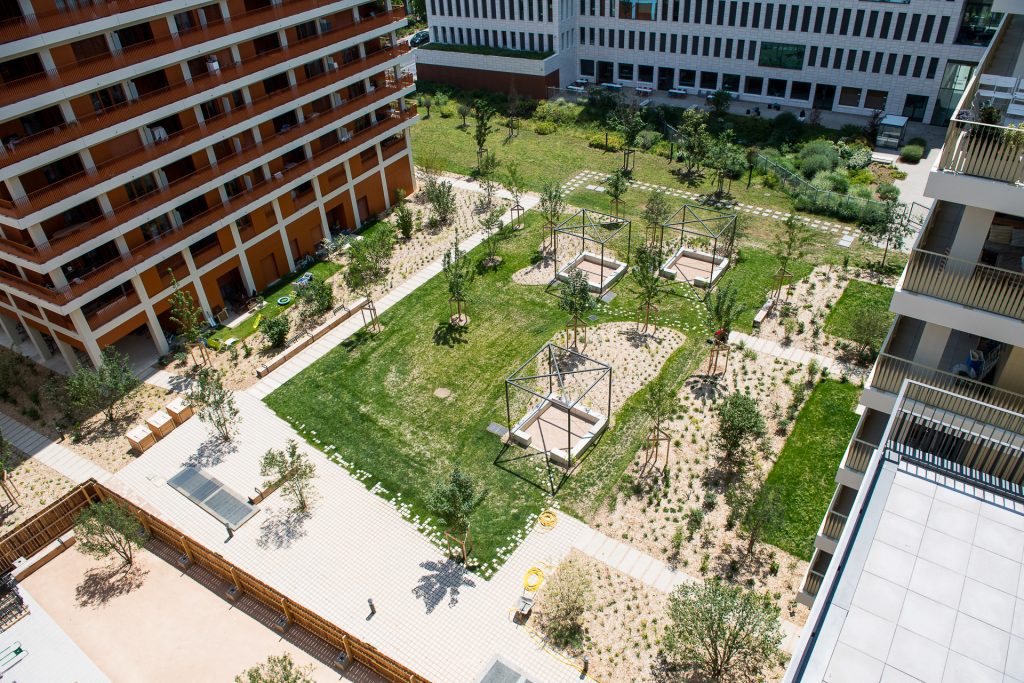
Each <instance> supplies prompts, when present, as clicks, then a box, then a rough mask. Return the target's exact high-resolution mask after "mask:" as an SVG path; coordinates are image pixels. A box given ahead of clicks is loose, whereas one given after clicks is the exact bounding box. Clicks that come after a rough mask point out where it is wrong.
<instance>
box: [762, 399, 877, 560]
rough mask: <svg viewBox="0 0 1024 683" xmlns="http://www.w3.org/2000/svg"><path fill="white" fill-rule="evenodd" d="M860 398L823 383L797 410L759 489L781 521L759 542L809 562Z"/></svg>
mask: <svg viewBox="0 0 1024 683" xmlns="http://www.w3.org/2000/svg"><path fill="white" fill-rule="evenodd" d="M859 396H860V387H858V386H857V385H855V384H850V383H843V382H838V381H835V380H828V381H825V382H821V383H820V384H818V385H817V386H816V387H815V388H814V391H812V392H811V395H810V397H809V398H808V399H807V402H806V403H805V404H804V407H803V408H802V409H801V410H800V414H799V416H797V419H796V422H795V423H794V425H793V431H792V433H791V434H790V436H789V438H788V439H787V440H786V445H785V446H784V447H783V449H782V453H780V454H779V459H778V460H777V461H776V462H775V466H774V467H772V471H771V472H769V474H768V478H767V479H766V480H765V483H764V489H763V490H770V489H774V490H775V491H778V492H779V496H780V498H781V501H782V505H783V508H784V510H785V516H784V519H783V521H782V524H781V525H780V526H778V527H776V528H774V529H770V530H768V531H766V533H765V535H764V540H765V542H767V543H771V544H772V545H774V546H778V547H779V548H781V549H782V550H785V551H786V552H787V553H790V554H791V555H794V556H796V557H799V558H802V559H804V560H808V561H809V560H810V559H811V553H812V552H813V550H814V537H815V535H816V534H817V533H818V527H819V526H820V525H821V520H822V518H823V517H824V516H825V511H826V510H827V509H828V504H829V501H830V500H831V499H832V494H833V493H834V492H835V488H836V482H835V477H836V470H837V469H838V468H839V462H840V461H841V460H842V458H843V453H844V452H845V450H846V446H847V444H848V443H849V441H850V437H851V436H853V430H854V429H856V427H857V420H858V418H857V414H856V413H854V412H853V410H854V408H856V406H857V398H858V397H859Z"/></svg>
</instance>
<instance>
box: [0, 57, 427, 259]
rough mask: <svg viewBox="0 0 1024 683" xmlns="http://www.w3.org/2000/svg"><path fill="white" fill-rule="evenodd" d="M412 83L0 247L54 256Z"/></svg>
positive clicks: (382, 90)
mask: <svg viewBox="0 0 1024 683" xmlns="http://www.w3.org/2000/svg"><path fill="white" fill-rule="evenodd" d="M410 85H412V81H411V78H410V77H408V76H406V77H402V78H400V79H398V80H396V81H390V82H388V83H387V84H386V85H383V86H380V87H378V88H376V89H375V90H373V91H372V92H368V93H365V94H363V95H360V96H359V97H354V98H352V99H351V100H348V101H346V102H345V103H344V104H343V105H342V106H340V107H336V108H335V109H332V110H330V111H328V112H325V113H323V114H320V115H318V116H316V117H311V118H309V119H306V120H305V121H304V122H303V123H302V124H299V125H297V126H293V127H291V128H289V129H288V130H287V131H283V132H281V133H279V134H277V135H275V136H273V137H269V138H266V139H265V140H263V141H261V142H260V143H255V144H252V145H250V146H249V147H247V148H244V149H242V150H241V151H240V152H236V153H234V154H232V155H231V156H229V157H226V158H224V159H221V160H220V161H219V162H218V164H217V166H211V167H207V168H205V169H203V170H201V171H197V172H196V173H192V174H190V175H188V176H185V177H183V178H179V179H178V180H176V181H175V182H173V183H171V184H169V185H168V186H167V187H166V188H163V189H160V190H157V191H154V192H151V193H149V194H147V195H144V196H142V197H140V198H138V199H137V200H134V201H131V202H127V203H125V204H121V205H119V206H118V207H115V209H114V212H113V213H111V214H107V215H103V216H100V217H99V218H96V219H95V220H93V221H90V222H89V223H85V224H83V225H80V226H76V227H75V228H74V230H72V231H71V232H69V233H68V234H67V235H64V236H62V237H60V238H58V239H53V240H51V241H50V242H49V244H48V245H47V246H44V247H41V248H39V249H34V250H33V249H28V248H26V247H25V246H24V245H22V244H20V243H17V242H13V241H11V240H6V239H2V238H0V251H5V252H7V253H11V254H13V255H15V256H21V257H23V258H26V259H28V260H31V261H33V262H35V263H40V264H42V263H45V262H46V261H48V260H49V259H52V258H53V257H54V256H57V255H59V254H62V253H66V252H67V250H69V249H72V248H74V247H77V246H79V245H81V244H84V243H86V242H87V241H89V240H91V239H94V238H96V237H98V236H100V235H104V234H106V233H107V232H108V231H110V230H113V229H114V228H116V227H117V226H118V225H120V224H122V223H124V222H125V221H127V220H129V219H131V218H133V217H136V216H139V215H141V214H143V213H145V212H147V211H149V210H151V209H152V208H154V207H156V206H159V205H160V204H162V203H164V202H166V201H168V200H169V199H170V198H174V197H179V196H181V195H183V194H185V193H187V192H189V191H191V190H193V189H195V188H196V187H199V186H201V185H203V184H205V183H207V182H209V181H210V180H212V179H214V178H216V177H225V178H230V177H233V176H234V175H236V174H233V173H232V171H233V170H237V169H238V168H239V167H241V166H243V165H244V164H246V163H248V162H250V161H252V160H253V159H256V158H258V157H260V156H263V155H265V154H267V153H269V152H273V151H275V150H277V149H280V148H282V147H284V146H286V145H287V144H289V143H290V142H292V141H294V140H297V139H298V138H300V137H303V136H304V135H306V134H308V133H309V132H310V131H311V130H316V129H318V128H322V127H324V126H325V125H329V124H330V123H331V122H335V121H339V120H341V119H343V118H344V117H345V116H348V115H349V114H351V113H352V112H354V111H357V110H359V109H362V108H363V107H365V106H367V105H369V104H372V103H374V102H377V101H381V100H386V99H388V98H391V97H394V96H395V95H396V94H397V93H398V92H400V91H401V90H403V89H405V88H408V87H409V86H410Z"/></svg>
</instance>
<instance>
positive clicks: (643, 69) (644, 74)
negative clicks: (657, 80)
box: [637, 64, 654, 83]
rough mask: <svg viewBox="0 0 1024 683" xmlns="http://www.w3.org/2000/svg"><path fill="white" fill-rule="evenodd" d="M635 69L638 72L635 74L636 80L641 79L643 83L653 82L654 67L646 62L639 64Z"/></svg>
mask: <svg viewBox="0 0 1024 683" xmlns="http://www.w3.org/2000/svg"><path fill="white" fill-rule="evenodd" d="M637 71H638V72H639V73H638V75H637V80H638V81H643V82H644V83H653V82H654V67H653V66H647V65H646V64H641V65H640V67H639V69H638V70H637Z"/></svg>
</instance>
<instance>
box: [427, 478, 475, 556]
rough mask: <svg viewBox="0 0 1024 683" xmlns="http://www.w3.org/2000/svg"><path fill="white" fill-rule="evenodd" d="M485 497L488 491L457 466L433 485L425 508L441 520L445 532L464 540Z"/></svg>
mask: <svg viewBox="0 0 1024 683" xmlns="http://www.w3.org/2000/svg"><path fill="white" fill-rule="evenodd" d="M487 496H488V491H487V489H486V488H483V487H481V486H480V485H479V484H478V483H477V482H475V481H474V480H473V478H472V477H471V476H470V475H469V474H467V473H466V472H463V471H462V470H461V469H460V468H459V467H458V465H456V466H455V467H454V468H453V469H452V471H451V473H450V474H449V475H448V476H447V477H444V478H441V479H439V480H438V481H436V482H434V484H433V486H432V488H431V489H430V492H429V493H428V494H427V507H429V508H430V509H431V510H432V511H433V513H434V514H435V515H437V516H438V517H439V518H440V519H441V521H442V522H443V523H444V524H445V526H446V527H447V529H446V530H447V532H448V533H450V534H452V535H453V536H456V537H458V538H461V539H465V538H466V537H467V535H468V534H469V527H470V523H471V522H472V519H473V514H474V513H475V512H476V511H477V509H478V508H479V507H480V506H481V505H482V504H483V502H484V500H486V498H487ZM467 554H468V550H467ZM465 559H468V558H467V557H463V560H465Z"/></svg>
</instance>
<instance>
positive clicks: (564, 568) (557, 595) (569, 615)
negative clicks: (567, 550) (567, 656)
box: [543, 558, 593, 645]
mask: <svg viewBox="0 0 1024 683" xmlns="http://www.w3.org/2000/svg"><path fill="white" fill-rule="evenodd" d="M592 601H593V588H592V585H591V582H590V577H589V576H588V575H587V570H586V567H584V566H583V564H581V563H580V562H578V561H577V560H575V559H573V558H569V559H566V560H563V561H562V563H561V564H559V565H558V569H557V570H556V571H555V573H554V575H552V576H551V577H550V578H549V579H548V580H547V585H546V586H545V587H544V612H543V621H544V624H545V626H546V630H547V632H548V635H549V636H550V637H551V639H552V640H553V641H554V642H555V643H557V644H559V645H568V644H573V643H577V642H578V641H579V640H580V638H581V636H582V635H583V615H584V613H585V612H586V611H587V608H588V607H589V606H590V604H591V602H592Z"/></svg>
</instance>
